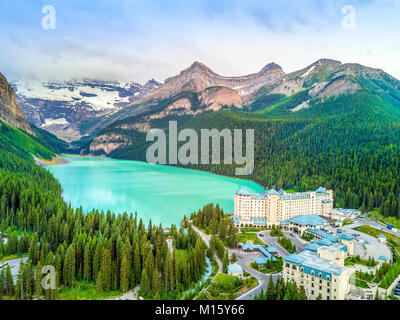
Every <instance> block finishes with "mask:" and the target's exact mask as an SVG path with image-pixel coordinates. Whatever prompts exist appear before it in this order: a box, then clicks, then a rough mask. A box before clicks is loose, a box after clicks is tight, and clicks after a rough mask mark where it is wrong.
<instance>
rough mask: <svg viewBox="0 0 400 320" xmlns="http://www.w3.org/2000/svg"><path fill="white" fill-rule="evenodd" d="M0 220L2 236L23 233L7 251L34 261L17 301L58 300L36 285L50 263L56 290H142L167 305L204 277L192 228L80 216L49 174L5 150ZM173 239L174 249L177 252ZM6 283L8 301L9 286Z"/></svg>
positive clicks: (0, 159)
mask: <svg viewBox="0 0 400 320" xmlns="http://www.w3.org/2000/svg"><path fill="white" fill-rule="evenodd" d="M0 216H1V225H0V227H1V230H2V231H4V230H10V229H11V230H18V231H19V232H22V235H21V236H16V233H15V232H11V233H10V234H9V239H8V241H9V243H8V244H7V245H6V246H4V248H3V253H8V254H12V253H22V252H27V253H28V258H29V259H28V262H27V264H25V265H24V266H22V268H21V270H20V274H19V276H18V285H17V286H16V288H15V289H14V290H12V291H13V292H12V294H15V297H16V298H20V299H31V298H40V297H41V296H44V297H45V298H55V297H56V294H57V292H56V291H57V290H56V291H54V292H52V291H50V292H47V293H46V294H45V293H44V292H42V291H41V290H40V288H39V287H38V285H37V284H38V281H39V278H40V279H42V278H43V275H42V274H39V273H38V270H41V267H42V266H44V265H51V266H54V268H55V271H56V282H57V288H59V287H62V286H69V287H74V286H75V285H76V284H78V283H79V281H95V282H96V285H97V288H98V291H99V292H104V291H105V292H107V291H110V290H113V291H118V290H120V291H124V292H125V291H127V290H128V289H131V288H134V287H135V286H136V285H139V284H140V286H141V294H142V295H144V296H147V297H153V298H166V299H168V298H171V299H174V298H178V297H180V296H181V295H182V293H183V292H184V291H185V290H187V289H188V288H189V287H190V285H191V284H192V283H193V282H197V281H198V280H200V278H201V276H202V274H203V273H204V271H205V254H206V248H205V244H204V243H203V241H202V240H201V239H200V238H199V236H198V235H197V234H196V232H195V231H193V230H192V229H191V228H189V229H187V230H183V229H180V230H179V231H178V230H177V229H176V227H172V228H171V230H170V232H169V233H168V234H166V233H165V231H164V230H163V228H162V227H161V225H160V226H153V225H152V224H151V221H150V223H149V225H148V227H147V229H146V227H145V225H144V223H143V222H142V220H141V219H140V220H138V218H137V215H136V214H135V215H132V214H129V215H128V214H127V213H123V214H121V215H115V214H113V213H111V212H110V211H108V212H107V213H103V212H99V211H97V210H96V211H92V212H89V213H85V212H83V210H82V209H76V210H74V209H72V208H71V207H70V206H67V205H66V204H65V203H64V201H63V199H62V197H61V187H60V185H59V184H58V182H57V181H56V180H55V179H54V178H53V176H52V175H51V174H50V173H49V172H48V171H47V170H45V169H43V168H40V167H38V166H36V165H34V164H33V162H31V161H26V160H23V159H20V158H18V157H16V156H15V155H12V154H10V153H7V152H4V151H1V150H0ZM168 236H170V237H171V240H172V241H174V242H175V243H176V245H173V246H172V249H169V248H168V244H167V241H166V240H167V237H168ZM175 246H176V248H175ZM179 249H181V250H184V251H185V253H186V254H185V256H184V258H183V259H178V257H177V251H178V250H179ZM4 269H5V268H3V270H4ZM6 278H7V277H6V276H5V277H3V279H6ZM2 283H3V286H1V285H0V287H1V290H2V292H3V293H4V294H6V295H9V294H10V293H11V291H10V289H6V288H9V287H10V283H9V282H7V281H3V282H2Z"/></svg>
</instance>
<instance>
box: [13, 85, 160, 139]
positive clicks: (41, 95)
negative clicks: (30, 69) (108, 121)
mask: <svg viewBox="0 0 400 320" xmlns="http://www.w3.org/2000/svg"><path fill="white" fill-rule="evenodd" d="M11 85H12V86H13V87H14V88H15V90H16V101H17V103H18V105H19V106H20V107H21V109H22V111H23V112H24V113H25V114H26V115H27V116H28V119H29V121H30V122H31V123H33V124H34V125H35V126H37V127H39V128H43V129H45V130H47V131H49V132H51V133H53V134H55V135H56V136H58V137H59V138H60V139H64V140H66V141H68V142H71V141H73V140H79V139H80V138H81V136H82V135H84V134H85V133H82V132H81V130H80V129H79V125H80V124H81V123H82V122H83V121H85V120H87V119H92V118H96V117H99V116H105V115H109V114H112V113H115V112H117V111H118V110H120V109H121V108H123V107H124V106H126V105H129V104H131V103H132V102H134V101H136V100H137V99H141V98H142V97H144V96H146V95H148V94H150V93H151V92H152V91H153V90H155V89H157V88H159V87H160V86H161V83H159V82H157V81H156V80H150V81H148V82H147V83H146V84H145V85H140V84H138V83H135V82H117V81H102V80H88V79H85V80H71V81H63V82H39V81H14V82H13V83H11Z"/></svg>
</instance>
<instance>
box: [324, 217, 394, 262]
mask: <svg viewBox="0 0 400 320" xmlns="http://www.w3.org/2000/svg"><path fill="white" fill-rule="evenodd" d="M368 224H369V225H370V221H368ZM361 225H362V224H361V223H354V224H352V225H348V226H344V227H339V228H334V227H331V226H329V227H325V230H327V231H328V232H329V233H331V234H333V235H335V236H337V235H338V234H340V232H339V233H338V230H341V231H342V233H348V234H350V235H352V236H354V237H355V238H356V242H355V244H354V255H356V256H357V255H359V256H360V257H361V258H363V259H368V258H369V257H373V258H374V259H375V260H376V261H378V260H379V258H380V257H381V256H385V257H386V258H388V259H389V260H392V258H393V257H392V251H391V250H390V248H389V247H388V246H387V245H386V244H384V243H381V242H379V241H378V239H377V238H374V237H372V236H370V235H367V234H365V233H362V232H360V231H358V230H355V228H357V227H359V226H361ZM373 227H375V226H373Z"/></svg>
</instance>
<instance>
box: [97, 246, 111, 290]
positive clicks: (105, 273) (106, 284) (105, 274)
mask: <svg viewBox="0 0 400 320" xmlns="http://www.w3.org/2000/svg"><path fill="white" fill-rule="evenodd" d="M100 271H101V277H102V278H101V284H102V287H103V290H104V291H106V292H108V291H110V290H111V254H110V250H108V249H103V253H102V255H101V268H100Z"/></svg>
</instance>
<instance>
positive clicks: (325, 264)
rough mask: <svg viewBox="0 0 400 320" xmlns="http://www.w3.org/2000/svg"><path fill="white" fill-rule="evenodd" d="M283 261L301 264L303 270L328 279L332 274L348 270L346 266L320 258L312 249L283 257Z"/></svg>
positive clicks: (339, 273)
mask: <svg viewBox="0 0 400 320" xmlns="http://www.w3.org/2000/svg"><path fill="white" fill-rule="evenodd" d="M283 261H284V262H287V263H291V264H294V265H297V266H299V267H300V270H301V272H304V273H307V274H310V275H312V276H315V277H319V278H322V279H327V276H329V275H332V274H334V275H341V274H342V273H343V272H344V271H345V270H347V269H346V268H344V267H340V266H337V265H334V264H332V263H331V262H330V261H329V260H326V259H322V258H320V257H319V256H318V254H317V253H316V252H312V251H310V250H305V251H303V252H301V253H299V254H291V255H289V256H287V257H285V258H283ZM330 279H331V278H330Z"/></svg>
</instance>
